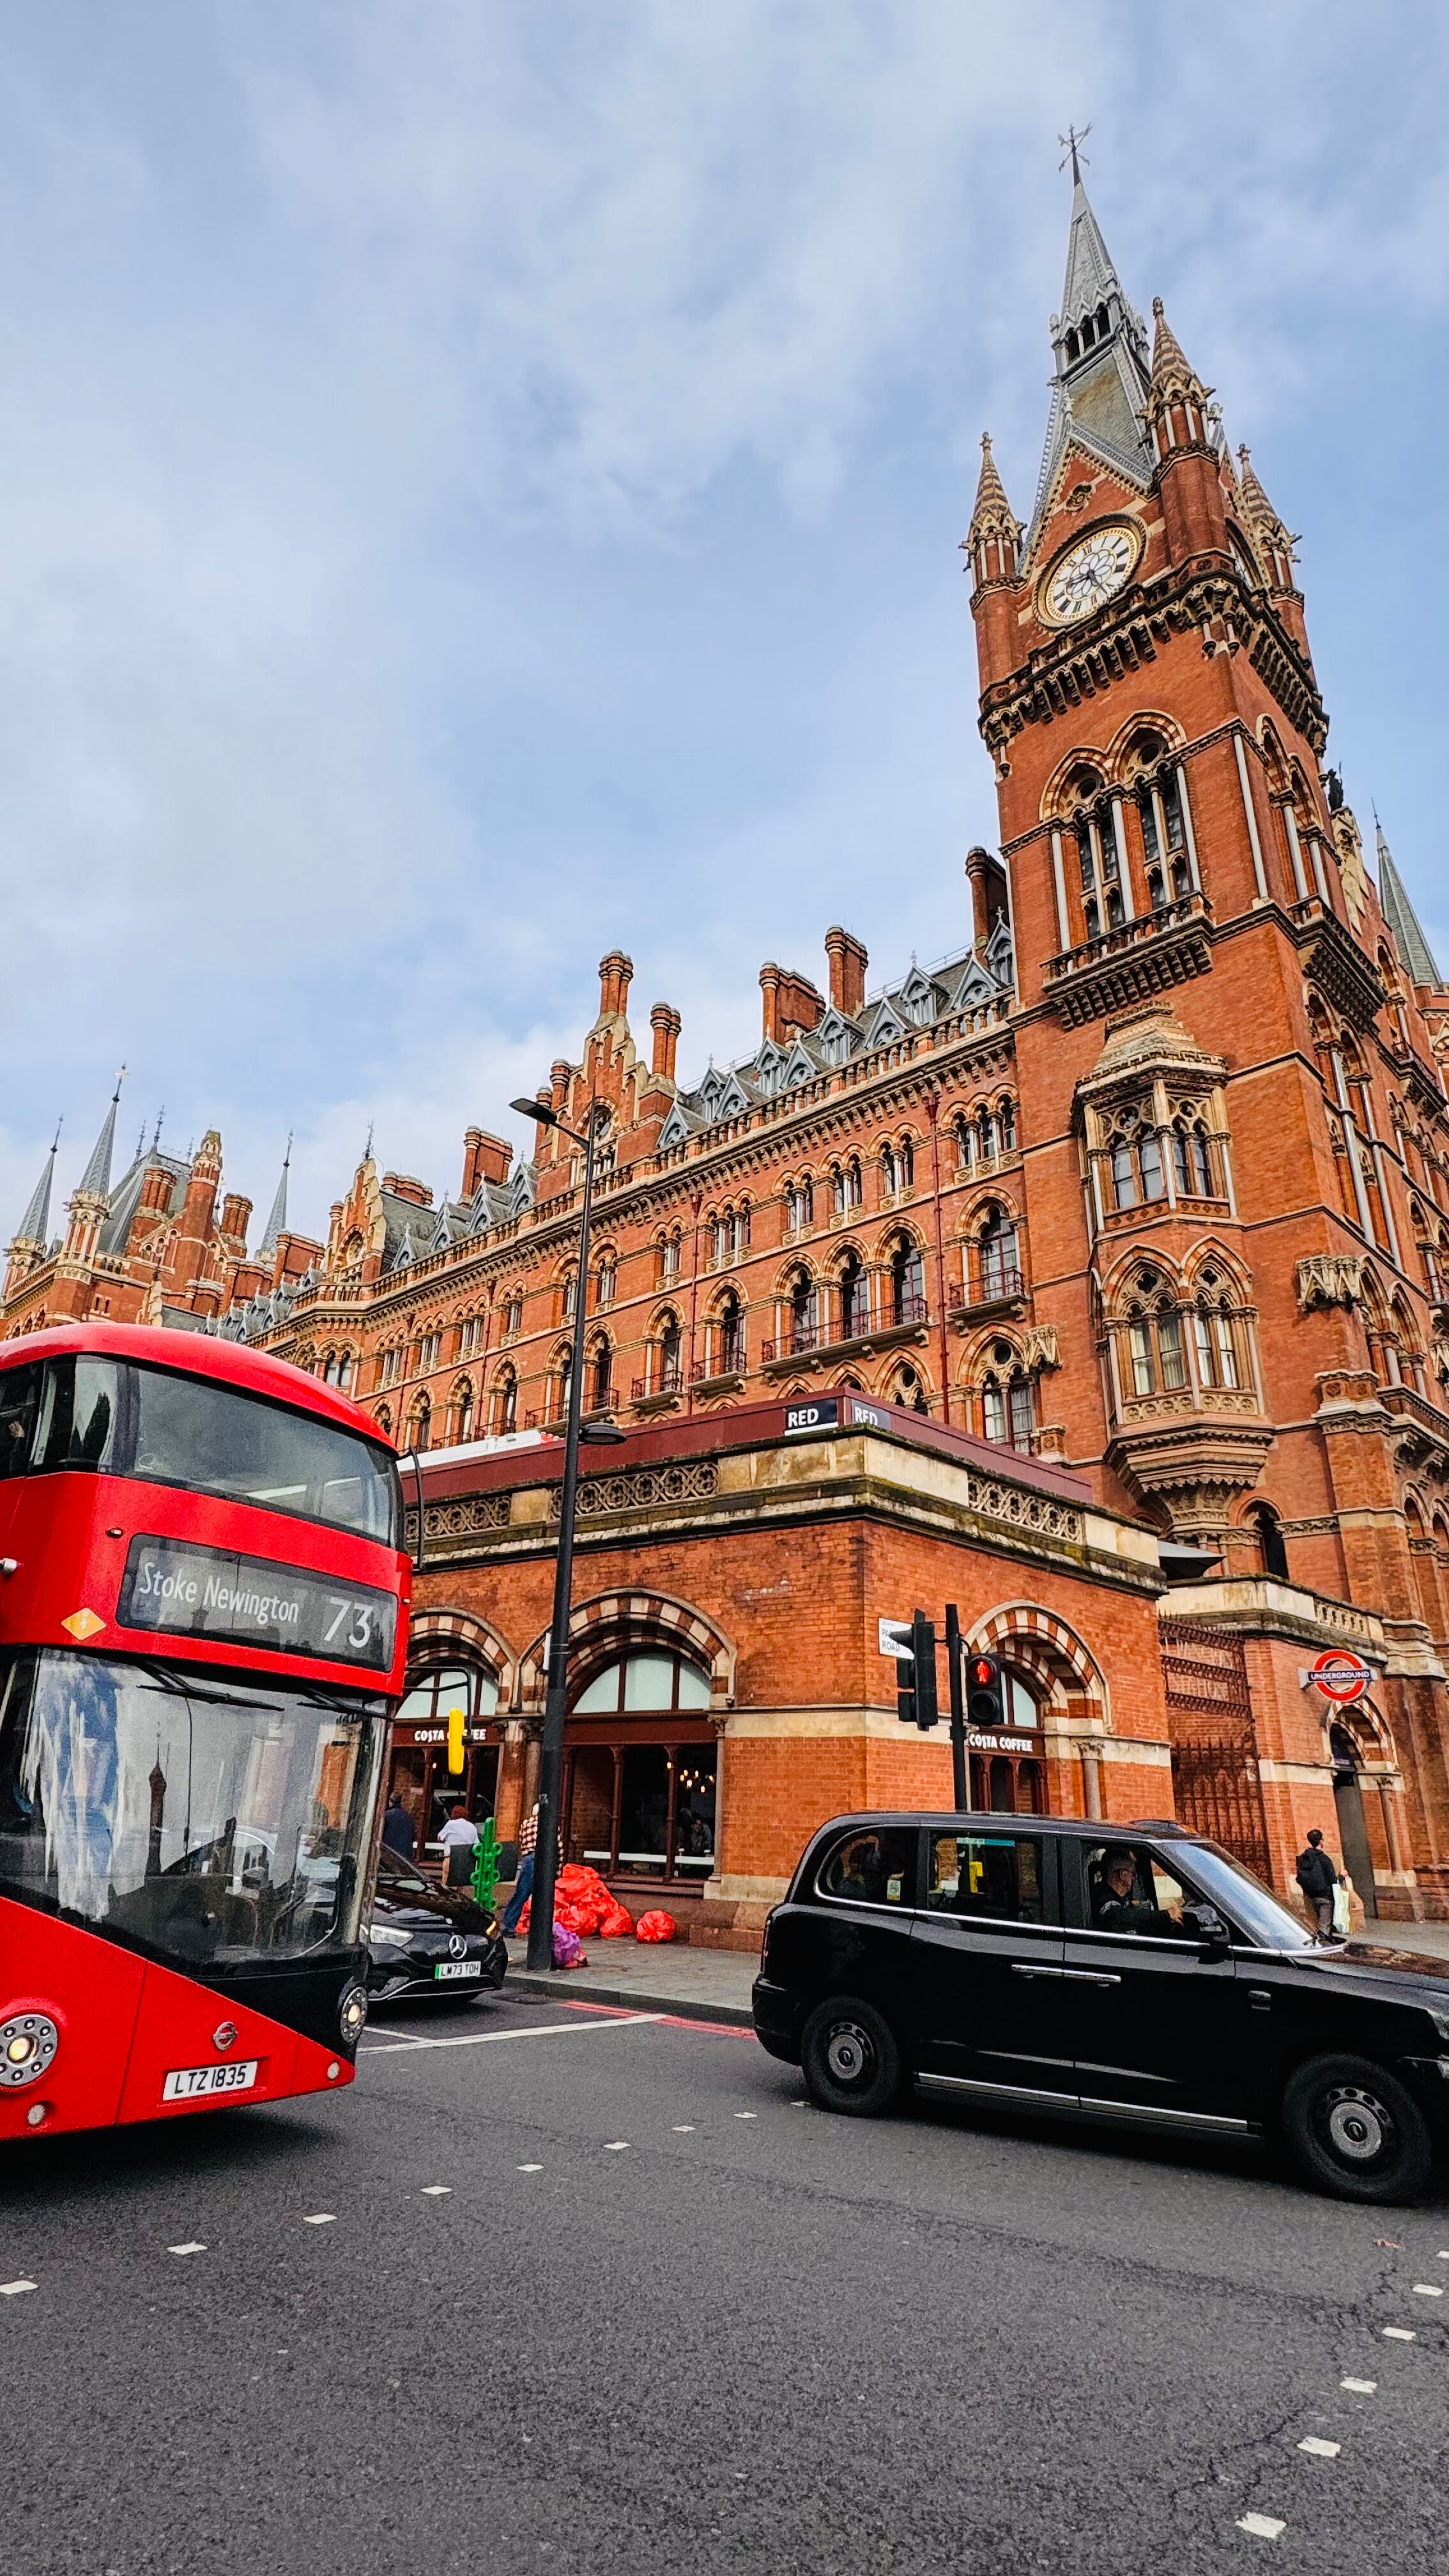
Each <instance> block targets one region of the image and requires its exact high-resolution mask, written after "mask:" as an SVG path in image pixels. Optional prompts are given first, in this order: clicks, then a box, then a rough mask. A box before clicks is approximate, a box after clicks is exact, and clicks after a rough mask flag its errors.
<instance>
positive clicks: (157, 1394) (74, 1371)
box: [0, 1355, 398, 1547]
mask: <svg viewBox="0 0 1449 2576" xmlns="http://www.w3.org/2000/svg"><path fill="white" fill-rule="evenodd" d="M6 1374H7V1375H8V1372H7V1373H6ZM23 1374H28V1372H23ZM4 1384H5V1380H4V1377H0V1395H3V1392H4ZM16 1413H17V1416H18V1433H19V1436H17V1437H12V1439H11V1441H10V1443H9V1446H10V1447H11V1449H13V1450H15V1451H17V1452H19V1453H22V1454H21V1455H17V1457H16V1458H15V1459H13V1460H12V1462H11V1464H12V1467H20V1466H21V1465H23V1466H24V1467H26V1468H29V1469H30V1470H31V1471H32V1472H33V1473H36V1474H49V1473H52V1472H53V1471H55V1470H56V1469H59V1468H82V1469H90V1470H92V1471H93V1472H96V1473H102V1474H105V1475H108V1476H135V1477H138V1478H141V1479H143V1480H144V1481H145V1482H146V1483H147V1484H152V1485H181V1486H184V1487H185V1488H187V1490H189V1491H190V1492H193V1493H200V1494H216V1495H218V1496H220V1497H221V1499H222V1500H223V1501H225V1502H233V1503H251V1504H253V1505H255V1506H256V1507H257V1508H258V1509H260V1510H262V1511H268V1512H287V1513H290V1514H292V1515H294V1516H295V1517H296V1518H298V1519H301V1520H313V1521H325V1522H328V1523H329V1524H331V1525H332V1526H333V1527H334V1528H337V1529H346V1530H355V1531H357V1532H358V1533H359V1535H360V1536H362V1537H363V1538H371V1539H378V1540H380V1541H381V1542H382V1544H383V1545H384V1546H385V1547H395V1546H396V1544H397V1529H398V1503H397V1470H396V1468H395V1466H394V1464H393V1460H392V1455H391V1452H390V1451H388V1450H386V1449H383V1448H381V1447H379V1446H376V1445H374V1443H373V1442H371V1441H369V1440H366V1439H364V1438H362V1437H361V1435H360V1434H359V1433H357V1432H355V1431H348V1430H346V1429H345V1428H344V1427H343V1425H342V1424H341V1423H337V1422H327V1421H324V1420H322V1419H321V1418H320V1417H319V1416H317V1415H316V1414H310V1413H303V1412H301V1411H295V1412H294V1411H293V1409H292V1408H291V1406H290V1405H284V1404H272V1403H270V1402H268V1401H267V1399H266V1398H265V1397H262V1396H255V1395H248V1394H246V1393H245V1392H244V1391H243V1390H242V1389H241V1388H239V1387H232V1386H219V1385H218V1384H217V1383H216V1381H215V1380H214V1379H208V1378H203V1377H191V1376H189V1375H182V1374H181V1373H179V1372H175V1373H173V1372H172V1371H171V1370H168V1369H157V1368H149V1367H145V1366H142V1365H138V1364H137V1363H136V1362H134V1361H131V1360H113V1359H101V1358H98V1357H92V1356H90V1355H80V1356H78V1357H76V1358H74V1359H62V1360H51V1361H49V1362H48V1363H47V1365H46V1369H45V1376H44V1383H43V1385H42V1387H41V1390H40V1401H39V1404H38V1407H36V1408H34V1409H30V1410H28V1411H22V1409H21V1408H19V1407H17V1408H16Z"/></svg>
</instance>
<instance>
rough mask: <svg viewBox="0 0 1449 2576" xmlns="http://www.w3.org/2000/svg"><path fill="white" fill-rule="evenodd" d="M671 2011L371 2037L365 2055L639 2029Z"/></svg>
mask: <svg viewBox="0 0 1449 2576" xmlns="http://www.w3.org/2000/svg"><path fill="white" fill-rule="evenodd" d="M670 2019H672V2015H670V2014H669V2013H616V2014H613V2015H612V2016H611V2017H610V2018H609V2019H608V2020H607V2021H535V2022H529V2023H528V2024H527V2025H526V2026H525V2028H524V2029H522V2030H469V2031H465V2032H464V2033H463V2035H462V2037H461V2038H458V2039H384V2040H368V2041H367V2042H366V2043H365V2045H364V2047H363V2050H362V2054H363V2056H364V2057H401V2055H402V2054H403V2051H404V2050H405V2049H409V2048H487V2047H488V2046H489V2044H490V2042H491V2041H493V2040H496V2039H569V2038H578V2037H579V2036H580V2035H581V2034H582V2033H583V2032H585V2031H591V2030H637V2029H638V2027H639V2024H640V2023H641V2022H644V2021H669V2020H670Z"/></svg>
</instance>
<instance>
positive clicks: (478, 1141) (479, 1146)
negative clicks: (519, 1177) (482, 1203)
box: [459, 1127, 513, 1199]
mask: <svg viewBox="0 0 1449 2576" xmlns="http://www.w3.org/2000/svg"><path fill="white" fill-rule="evenodd" d="M512 1160H513V1147H512V1146H511V1145H509V1144H505V1142H504V1140H503V1138H502V1137H501V1136H490V1135H489V1133H488V1130H487V1128H486V1127H470V1128H469V1129H468V1131H467V1133H466V1135H465V1136H464V1138H463V1186H462V1189H461V1190H460V1191H459V1197H460V1198H465V1199H470V1198H471V1197H472V1196H473V1193H474V1191H475V1190H476V1189H477V1187H478V1184H479V1182H480V1181H492V1182H494V1183H496V1184H500V1185H501V1184H502V1183H503V1182H504V1181H506V1180H507V1178H508V1166H509V1164H510V1163H511V1162H512Z"/></svg>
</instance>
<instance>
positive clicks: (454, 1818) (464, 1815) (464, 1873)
mask: <svg viewBox="0 0 1449 2576" xmlns="http://www.w3.org/2000/svg"><path fill="white" fill-rule="evenodd" d="M438 1840H439V1842H440V1843H441V1845H442V1849H443V1885H444V1886H445V1887H466V1886H467V1884H468V1881H469V1880H470V1879H471V1877H472V1875H473V1855H474V1853H475V1852H476V1850H477V1848H478V1828H477V1826H476V1825H475V1824H474V1822H473V1819H472V1817H471V1816H470V1815H469V1813H468V1810H467V1808H466V1806H465V1805H464V1803H463V1801H462V1799H461V1798H458V1799H455V1801H454V1803H453V1806H452V1809H451V1811H450V1813H449V1816H448V1821H447V1823H446V1824H445V1825H444V1827H443V1830H442V1832H441V1833H440V1834H439V1836H438Z"/></svg>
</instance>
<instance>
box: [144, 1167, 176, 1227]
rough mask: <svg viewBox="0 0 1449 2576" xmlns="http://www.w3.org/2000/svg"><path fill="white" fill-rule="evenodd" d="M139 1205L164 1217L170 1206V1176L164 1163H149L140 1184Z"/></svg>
mask: <svg viewBox="0 0 1449 2576" xmlns="http://www.w3.org/2000/svg"><path fill="white" fill-rule="evenodd" d="M141 1205H142V1207H143V1208H147V1209H151V1208H154V1209H155V1211H156V1213H157V1215H158V1216H165V1214H166V1213H167V1210H168V1209H169V1208H170V1205H171V1175H170V1173H169V1172H168V1171H167V1169H166V1166H165V1164H164V1163H149V1164H148V1165H147V1167H146V1177H145V1179H144V1180H143V1181H142V1183H141Z"/></svg>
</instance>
